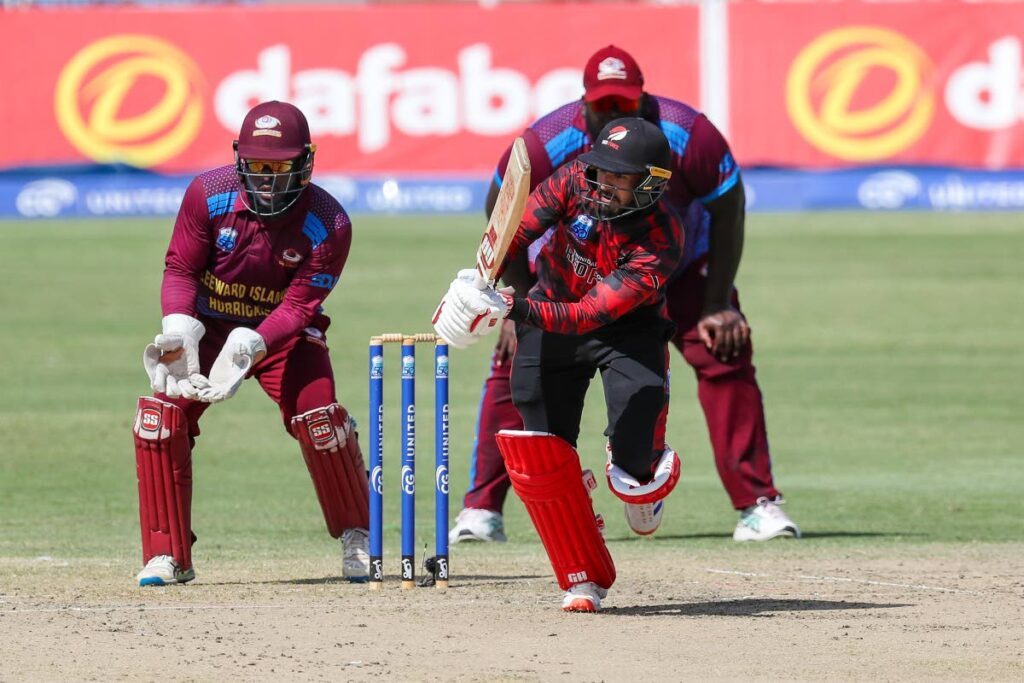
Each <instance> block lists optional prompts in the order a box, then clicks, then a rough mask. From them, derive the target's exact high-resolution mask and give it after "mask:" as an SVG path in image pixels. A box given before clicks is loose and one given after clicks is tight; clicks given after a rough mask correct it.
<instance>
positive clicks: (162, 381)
mask: <svg viewBox="0 0 1024 683" xmlns="http://www.w3.org/2000/svg"><path fill="white" fill-rule="evenodd" d="M161 327H162V330H163V332H162V333H161V334H158V335H156V337H155V338H154V339H153V343H152V344H149V345H148V346H146V350H145V351H143V353H142V367H143V368H145V370H146V374H147V375H149V386H150V387H151V388H152V389H153V391H155V392H157V393H160V394H164V395H166V396H167V397H168V398H177V397H179V396H183V397H185V398H187V399H190V400H195V399H196V398H198V396H199V390H200V389H202V388H204V387H206V386H208V385H209V382H208V381H207V379H206V378H205V377H204V376H203V375H202V374H200V371H199V340H200V339H202V338H203V335H204V334H206V327H204V326H203V324H202V323H201V322H199V321H198V320H196V319H195V318H193V317H192V316H189V315H184V314H182V313H172V314H171V315H167V316H164V318H163V321H162V325H161ZM168 355H176V356H177V357H176V358H175V359H174V360H170V361H169V360H167V356H168Z"/></svg>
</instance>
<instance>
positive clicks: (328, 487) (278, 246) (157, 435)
mask: <svg viewBox="0 0 1024 683" xmlns="http://www.w3.org/2000/svg"><path fill="white" fill-rule="evenodd" d="M315 152H316V147H315V146H314V145H313V144H311V142H310V135H309V126H308V125H307V123H306V118H305V116H304V115H303V114H302V112H301V111H299V110H298V109H297V108H296V107H294V106H292V105H291V104H287V103H284V102H276V101H274V102H264V103H262V104H259V105H257V106H256V107H255V108H253V109H252V110H251V111H250V112H249V113H248V114H247V115H246V116H245V120H244V121H243V122H242V128H241V131H240V132H239V135H238V140H236V141H235V163H234V164H233V165H230V166H222V167H220V168H215V169H213V170H211V171H207V172H205V173H203V174H201V175H199V176H197V177H196V178H195V179H194V180H193V181H192V183H191V184H190V185H189V187H188V189H187V190H186V192H185V197H184V199H183V201H182V204H181V209H180V210H179V212H178V217H177V220H176V221H175V224H174V231H173V233H172V235H171V242H170V246H169V247H168V249H167V256H166V261H165V269H164V278H163V287H162V290H161V304H162V308H163V316H164V317H163V329H162V331H161V333H160V334H158V335H157V336H156V338H155V339H154V341H153V343H152V344H150V345H149V346H147V347H146V350H145V354H144V357H143V362H144V364H145V368H146V372H147V374H148V375H149V379H150V384H151V386H152V389H153V391H154V392H155V393H154V395H153V396H152V397H149V396H143V397H141V398H140V399H139V405H138V412H137V414H136V417H135V423H134V427H133V431H134V433H135V459H136V468H137V471H138V480H139V519H140V522H141V524H142V560H143V563H144V564H145V567H144V568H143V570H142V571H141V572H139V574H138V582H139V585H140V586H162V585H165V584H170V583H185V582H187V581H191V580H192V579H194V578H195V570H194V569H193V567H192V555H191V549H192V543H193V542H194V541H195V536H194V535H193V533H192V447H193V446H194V444H195V439H196V437H197V436H198V435H199V418H200V417H201V416H202V414H203V412H204V411H205V410H206V409H207V408H208V407H209V406H210V404H212V403H217V402H219V401H224V400H227V399H229V398H231V397H232V396H234V394H235V392H236V391H237V390H238V388H239V385H240V384H241V383H242V381H243V380H244V379H245V378H246V377H250V376H251V377H255V379H256V381H257V382H259V384H260V386H261V387H262V388H263V390H264V391H265V392H266V394H267V395H268V396H269V397H270V398H271V399H273V401H274V402H275V403H277V405H278V407H279V408H280V411H281V418H282V420H283V422H284V427H285V429H286V430H287V431H288V433H289V434H290V435H291V436H293V437H294V438H295V439H296V440H298V442H299V447H300V449H301V451H302V455H303V458H304V459H305V461H306V465H307V467H308V469H309V473H310V476H311V477H312V479H313V486H314V488H315V489H316V494H317V497H318V499H319V501H320V507H321V508H322V510H323V514H324V519H325V520H326V521H327V529H328V531H329V532H330V534H331V536H333V537H335V538H340V539H341V542H342V553H343V557H342V572H343V575H344V576H345V577H346V578H348V579H349V580H350V581H366V580H367V579H368V577H369V555H368V553H367V533H366V529H367V526H368V515H369V508H368V497H369V493H368V488H367V478H366V468H365V466H364V465H363V458H362V454H361V453H360V450H359V442H358V439H357V435H356V433H355V431H353V422H352V420H351V419H350V418H349V415H348V411H346V410H345V408H343V407H342V406H341V405H339V404H338V401H337V399H336V398H335V385H334V371H333V370H332V368H331V360H330V356H329V354H328V350H327V337H326V331H327V327H328V326H329V325H330V319H329V318H328V317H327V316H325V315H324V314H323V312H322V308H321V305H322V304H323V302H324V299H326V298H327V295H328V294H330V292H331V290H332V289H333V288H334V286H335V285H336V284H337V282H338V277H339V276H340V275H341V271H342V268H344V266H345V261H346V259H347V258H348V252H349V245H350V244H351V241H352V225H351V223H350V222H349V218H348V215H347V214H346V213H345V210H344V209H343V208H342V207H341V206H340V205H339V204H338V202H336V201H335V200H334V199H333V198H332V197H331V196H330V195H329V194H328V193H327V192H325V191H324V190H323V189H321V188H320V187H318V186H316V185H314V184H313V183H311V182H310V179H311V177H312V174H313V157H314V154H315Z"/></svg>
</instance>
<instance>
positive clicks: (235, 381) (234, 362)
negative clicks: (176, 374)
mask: <svg viewBox="0 0 1024 683" xmlns="http://www.w3.org/2000/svg"><path fill="white" fill-rule="evenodd" d="M266 355H267V344H266V342H264V341H263V337H262V336H260V334H259V333H258V332H256V331H255V330H250V329H249V328H248V327H236V328H235V329H233V330H231V334H229V335H228V338H227V340H226V341H225V342H224V347H223V348H222V349H221V350H220V353H219V354H217V360H215V361H213V367H212V368H210V385H209V386H208V387H206V388H205V389H201V390H200V391H199V400H200V401H203V402H204V403H217V402H219V401H226V400H227V399H229V398H231V397H232V396H234V395H235V392H236V391H238V387H240V386H241V385H242V380H244V379H245V376H246V375H247V374H249V370H251V369H252V367H253V366H254V365H256V363H259V362H260V361H261V360H263V357H264V356H266Z"/></svg>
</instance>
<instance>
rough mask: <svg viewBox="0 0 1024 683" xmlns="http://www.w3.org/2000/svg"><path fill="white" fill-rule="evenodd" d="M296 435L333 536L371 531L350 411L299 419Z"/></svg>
mask: <svg viewBox="0 0 1024 683" xmlns="http://www.w3.org/2000/svg"><path fill="white" fill-rule="evenodd" d="M292 434H294V435H295V438H296V439H298V440H299V444H300V445H301V446H302V457H303V459H304V460H305V461H306V467H307V468H308V469H309V476H310V477H312V479H313V488H315V489H316V497H317V500H319V501H320V509H321V510H323V513H324V520H326V522H327V530H328V531H329V532H330V534H331V536H333V537H335V538H339V537H340V536H341V532H343V531H344V530H345V529H352V528H356V527H358V528H362V529H368V528H369V527H370V489H369V484H368V480H367V476H366V466H365V465H364V464H363V454H362V451H360V450H359V434H357V433H356V431H355V430H353V429H352V418H350V417H349V415H348V411H347V410H345V409H344V408H342V407H341V406H340V405H338V404H337V403H332V404H331V405H329V406H327V407H326V408H316V409H314V410H310V411H309V412H306V413H302V414H301V415H296V416H295V417H294V418H292ZM342 441H344V444H343V445H342Z"/></svg>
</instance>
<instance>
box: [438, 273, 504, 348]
mask: <svg viewBox="0 0 1024 683" xmlns="http://www.w3.org/2000/svg"><path fill="white" fill-rule="evenodd" d="M502 291H503V292H506V293H511V291H512V290H511V289H507V290H502ZM506 315H508V304H507V303H506V302H505V299H504V298H503V297H502V295H501V294H499V293H498V292H497V291H495V289H494V288H493V287H490V286H489V285H488V284H487V282H486V281H485V280H484V279H483V277H481V276H480V274H479V273H478V272H477V271H476V270H474V269H466V270H460V271H459V273H458V275H457V276H456V277H455V279H454V280H452V283H451V285H450V286H449V287H448V292H447V293H446V294H445V295H444V298H442V299H441V303H440V305H438V307H437V310H436V311H435V312H434V320H433V323H434V331H435V332H437V334H439V335H440V336H441V337H443V338H444V339H445V341H447V342H448V343H449V344H450V345H451V346H454V347H455V348H457V349H462V348H465V347H467V346H469V345H470V344H473V343H475V342H476V341H477V340H478V339H479V338H480V337H482V336H484V335H487V334H489V333H490V332H491V331H492V330H494V329H496V328H497V327H498V323H499V322H501V320H502V319H504V317H505V316H506Z"/></svg>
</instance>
